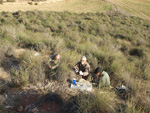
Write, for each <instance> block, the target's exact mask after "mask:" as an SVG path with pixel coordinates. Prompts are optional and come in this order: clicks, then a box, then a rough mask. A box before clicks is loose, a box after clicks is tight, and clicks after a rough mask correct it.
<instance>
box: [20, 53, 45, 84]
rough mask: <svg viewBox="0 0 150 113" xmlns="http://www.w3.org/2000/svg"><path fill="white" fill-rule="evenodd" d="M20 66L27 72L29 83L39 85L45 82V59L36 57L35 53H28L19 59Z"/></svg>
mask: <svg viewBox="0 0 150 113" xmlns="http://www.w3.org/2000/svg"><path fill="white" fill-rule="evenodd" d="M19 59H20V62H21V63H20V66H21V67H22V68H23V69H25V71H27V74H28V77H29V82H30V83H34V84H35V83H37V82H41V83H42V82H44V80H45V72H44V71H45V66H43V63H44V61H43V59H42V57H41V56H40V54H39V55H35V52H33V51H26V52H25V53H23V54H22V55H20V57H19Z"/></svg>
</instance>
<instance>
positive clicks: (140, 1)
mask: <svg viewBox="0 0 150 113" xmlns="http://www.w3.org/2000/svg"><path fill="white" fill-rule="evenodd" d="M108 1H109V2H110V3H112V4H113V5H115V6H117V7H118V8H119V10H124V11H126V12H127V13H129V14H131V15H134V16H138V17H140V18H144V19H149V20H150V1H149V0H108Z"/></svg>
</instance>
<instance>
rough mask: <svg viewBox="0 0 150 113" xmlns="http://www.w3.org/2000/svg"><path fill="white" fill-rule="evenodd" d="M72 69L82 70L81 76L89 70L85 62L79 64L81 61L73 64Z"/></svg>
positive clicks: (86, 74) (87, 73)
mask: <svg viewBox="0 0 150 113" xmlns="http://www.w3.org/2000/svg"><path fill="white" fill-rule="evenodd" d="M74 69H77V70H78V72H79V71H82V72H83V76H88V75H89V72H90V65H89V64H88V63H87V62H86V63H85V64H83V65H82V64H81V62H78V63H77V64H76V65H75V66H74Z"/></svg>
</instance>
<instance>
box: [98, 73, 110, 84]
mask: <svg viewBox="0 0 150 113" xmlns="http://www.w3.org/2000/svg"><path fill="white" fill-rule="evenodd" d="M99 85H100V86H110V77H109V75H108V73H107V72H105V71H103V72H102V74H101V76H100V83H99Z"/></svg>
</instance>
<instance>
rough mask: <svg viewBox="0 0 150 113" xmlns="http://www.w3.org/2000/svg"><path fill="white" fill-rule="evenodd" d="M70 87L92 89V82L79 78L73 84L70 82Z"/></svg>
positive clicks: (84, 89)
mask: <svg viewBox="0 0 150 113" xmlns="http://www.w3.org/2000/svg"><path fill="white" fill-rule="evenodd" d="M71 88H72V89H79V90H81V91H92V84H91V83H90V82H88V81H85V80H81V81H79V82H77V83H76V85H75V84H71Z"/></svg>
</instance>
